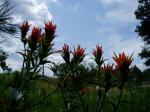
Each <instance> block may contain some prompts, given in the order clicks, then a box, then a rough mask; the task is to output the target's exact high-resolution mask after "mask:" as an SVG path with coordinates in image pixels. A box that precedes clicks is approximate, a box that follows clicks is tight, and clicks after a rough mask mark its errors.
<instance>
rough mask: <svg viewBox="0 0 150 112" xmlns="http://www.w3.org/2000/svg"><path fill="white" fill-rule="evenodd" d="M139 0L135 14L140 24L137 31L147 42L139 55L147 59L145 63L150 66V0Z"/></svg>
mask: <svg viewBox="0 0 150 112" xmlns="http://www.w3.org/2000/svg"><path fill="white" fill-rule="evenodd" d="M138 2H139V5H138V8H137V10H136V11H135V15H136V18H137V20H139V21H140V24H139V25H138V26H137V28H136V32H137V33H138V35H139V36H140V37H141V38H142V40H143V41H144V43H145V46H144V47H143V50H142V51H141V53H140V54H139V56H140V57H141V58H142V59H143V58H144V59H146V61H145V63H144V64H145V65H146V66H150V0H138Z"/></svg>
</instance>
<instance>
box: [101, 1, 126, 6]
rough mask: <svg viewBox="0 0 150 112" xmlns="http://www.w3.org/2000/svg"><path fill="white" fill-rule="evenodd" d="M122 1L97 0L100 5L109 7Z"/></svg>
mask: <svg viewBox="0 0 150 112" xmlns="http://www.w3.org/2000/svg"><path fill="white" fill-rule="evenodd" d="M122 1H123V0H99V2H100V3H102V4H105V5H109V4H112V3H119V2H122Z"/></svg>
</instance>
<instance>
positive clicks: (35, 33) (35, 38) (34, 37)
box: [31, 27, 41, 42]
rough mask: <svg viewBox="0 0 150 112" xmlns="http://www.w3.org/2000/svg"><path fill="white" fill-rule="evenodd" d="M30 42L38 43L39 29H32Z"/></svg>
mask: <svg viewBox="0 0 150 112" xmlns="http://www.w3.org/2000/svg"><path fill="white" fill-rule="evenodd" d="M31 38H32V41H36V42H38V41H39V40H40V38H41V29H40V28H38V27H34V28H33V30H32V34H31Z"/></svg>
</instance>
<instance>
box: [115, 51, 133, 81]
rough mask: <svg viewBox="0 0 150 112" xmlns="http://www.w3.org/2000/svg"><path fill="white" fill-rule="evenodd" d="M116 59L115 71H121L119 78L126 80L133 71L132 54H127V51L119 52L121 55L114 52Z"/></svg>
mask: <svg viewBox="0 0 150 112" xmlns="http://www.w3.org/2000/svg"><path fill="white" fill-rule="evenodd" d="M114 55H115V56H114V57H113V59H114V61H115V62H116V65H115V67H116V68H115V71H117V72H119V76H118V77H119V80H122V81H123V82H125V81H126V80H127V79H128V75H129V72H130V71H131V68H129V67H130V65H131V63H132V61H133V58H132V55H131V56H126V55H125V53H124V52H123V53H119V56H117V55H116V54H115V53H114Z"/></svg>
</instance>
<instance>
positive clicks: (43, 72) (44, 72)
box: [43, 64, 45, 76]
mask: <svg viewBox="0 0 150 112" xmlns="http://www.w3.org/2000/svg"><path fill="white" fill-rule="evenodd" d="M43 76H45V72H44V64H43Z"/></svg>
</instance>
